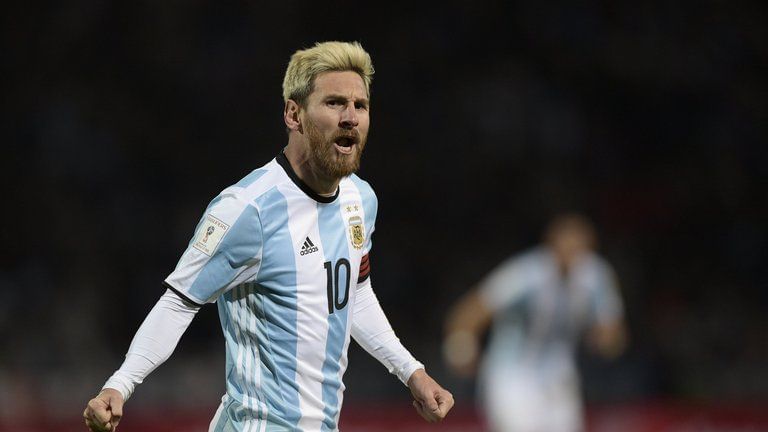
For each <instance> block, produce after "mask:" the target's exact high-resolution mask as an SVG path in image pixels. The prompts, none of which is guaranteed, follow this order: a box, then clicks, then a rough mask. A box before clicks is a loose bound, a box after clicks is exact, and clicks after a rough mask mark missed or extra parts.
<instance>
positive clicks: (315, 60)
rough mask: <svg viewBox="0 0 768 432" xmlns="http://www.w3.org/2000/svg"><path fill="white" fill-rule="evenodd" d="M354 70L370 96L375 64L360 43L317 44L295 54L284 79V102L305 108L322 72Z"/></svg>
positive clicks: (335, 42) (334, 42) (333, 42)
mask: <svg viewBox="0 0 768 432" xmlns="http://www.w3.org/2000/svg"><path fill="white" fill-rule="evenodd" d="M330 71H353V72H357V74H358V75H360V77H361V78H362V79H363V83H364V84H365V92H366V93H367V96H368V97H370V96H371V80H372V79H373V64H372V63H371V56H370V54H368V53H367V52H366V51H365V50H364V49H363V47H362V45H360V43H359V42H337V41H330V42H317V43H316V44H315V46H314V47H312V48H307V49H304V50H299V51H296V52H295V53H294V54H293V55H292V56H291V61H290V62H289V63H288V69H287V70H286V71H285V77H284V78H283V100H284V101H286V102H287V101H288V99H291V100H294V101H295V102H296V103H298V104H299V105H304V102H305V101H306V99H307V97H309V94H310V93H312V90H313V89H314V83H315V78H316V77H317V76H318V75H320V74H321V73H323V72H330Z"/></svg>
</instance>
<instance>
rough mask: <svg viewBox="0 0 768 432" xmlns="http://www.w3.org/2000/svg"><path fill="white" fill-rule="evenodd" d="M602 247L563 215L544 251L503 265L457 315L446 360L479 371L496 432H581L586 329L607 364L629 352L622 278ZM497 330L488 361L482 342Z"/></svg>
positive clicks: (584, 223) (576, 219)
mask: <svg viewBox="0 0 768 432" xmlns="http://www.w3.org/2000/svg"><path fill="white" fill-rule="evenodd" d="M594 243H595V233H594V229H593V227H592V225H591V223H590V222H589V221H588V220H587V219H586V218H585V217H583V216H581V215H578V214H562V215H559V216H557V217H555V218H554V219H553V220H552V221H551V223H550V225H549V226H548V228H547V230H546V234H545V241H544V244H542V245H539V246H537V247H534V248H533V249H532V250H528V251H525V252H523V253H521V254H518V255H515V256H512V257H511V258H509V259H508V260H507V261H505V262H503V263H502V264H501V265H499V266H498V267H497V268H496V269H494V270H493V271H492V272H491V273H490V274H489V275H488V276H486V277H485V278H484V280H482V281H481V282H480V283H479V285H478V286H477V287H476V288H475V289H474V290H471V291H470V292H469V293H467V294H465V295H464V296H463V297H462V298H460V299H459V300H458V301H457V302H456V304H455V305H454V306H453V308H452V309H451V311H450V312H449V314H448V317H447V319H446V326H445V327H446V338H445V340H444V344H443V353H444V356H445V360H446V362H447V364H448V365H449V366H450V367H451V369H452V370H453V371H455V372H456V373H457V374H459V375H462V376H471V375H472V374H473V373H474V371H475V369H476V366H478V363H480V365H479V369H480V370H479V377H478V378H479V379H478V396H479V398H480V400H481V401H482V402H481V406H482V407H483V410H484V416H485V419H486V421H487V422H488V425H489V426H490V427H491V429H492V430H493V431H497V432H534V431H557V432H570V431H579V430H583V427H584V424H583V419H582V407H581V398H580V389H579V383H578V376H577V370H576V364H575V346H576V344H577V341H578V340H579V337H580V335H581V334H582V333H583V332H584V331H586V337H587V340H588V342H590V344H591V346H592V347H593V348H595V349H596V350H597V351H598V352H599V353H600V354H602V355H605V356H607V357H615V356H617V355H618V354H619V353H620V352H621V351H622V349H623V347H624V345H625V332H624V324H623V318H622V315H623V314H622V302H621V299H620V297H619V292H618V289H617V286H616V281H615V277H614V272H613V270H612V268H611V266H610V265H609V264H608V263H607V262H606V261H605V260H604V259H603V258H601V257H600V256H598V255H597V254H596V253H595V252H594ZM491 323H492V326H493V328H492V332H491V335H490V339H489V341H488V345H487V348H486V352H485V353H484V356H483V358H482V360H481V359H480V358H479V357H480V355H479V354H480V353H479V351H480V340H481V337H482V335H483V334H484V332H485V330H486V329H487V328H488V327H489V326H490V325H491Z"/></svg>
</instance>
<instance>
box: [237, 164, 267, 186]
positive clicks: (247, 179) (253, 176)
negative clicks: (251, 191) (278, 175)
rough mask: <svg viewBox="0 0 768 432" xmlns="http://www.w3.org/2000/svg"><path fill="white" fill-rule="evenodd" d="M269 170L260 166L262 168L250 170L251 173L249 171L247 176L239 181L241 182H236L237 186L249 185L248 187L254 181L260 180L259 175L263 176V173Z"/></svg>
mask: <svg viewBox="0 0 768 432" xmlns="http://www.w3.org/2000/svg"><path fill="white" fill-rule="evenodd" d="M267 171H268V170H266V169H263V168H260V169H256V170H253V171H251V172H250V173H249V174H248V175H247V176H245V177H243V178H242V179H240V181H239V182H237V184H236V185H235V186H237V187H241V188H247V187H248V186H250V185H251V184H252V183H253V182H255V181H256V180H258V179H259V177H261V176H262V175H264V173H266V172H267Z"/></svg>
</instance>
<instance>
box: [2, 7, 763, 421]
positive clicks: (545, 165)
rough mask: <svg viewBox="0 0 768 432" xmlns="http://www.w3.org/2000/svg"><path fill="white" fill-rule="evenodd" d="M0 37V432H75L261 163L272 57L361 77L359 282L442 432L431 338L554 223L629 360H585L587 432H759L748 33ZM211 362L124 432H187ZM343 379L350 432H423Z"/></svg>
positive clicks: (340, 30)
mask: <svg viewBox="0 0 768 432" xmlns="http://www.w3.org/2000/svg"><path fill="white" fill-rule="evenodd" d="M0 21H2V54H3V59H2V62H1V64H0V71H2V77H3V80H2V81H3V84H4V85H3V97H2V99H1V102H0V104H2V105H1V106H2V109H3V115H2V118H0V130H1V131H2V135H1V137H2V138H0V139H1V140H2V148H3V156H2V158H0V172H1V173H2V174H1V175H2V177H1V179H2V184H3V195H4V197H3V201H4V205H3V212H2V214H1V216H0V218H1V219H0V235H1V236H2V237H1V241H0V243H1V244H2V245H3V247H2V249H1V250H0V257H2V259H1V260H0V290H1V292H2V301H0V344H1V345H0V431H37V430H46V431H58V430H67V431H69V430H84V429H83V428H80V427H79V425H80V421H81V420H80V418H79V416H80V413H81V410H82V407H83V406H84V404H85V402H86V401H87V399H88V398H89V397H90V396H91V395H92V394H93V393H94V392H96V391H97V390H98V389H99V387H100V386H101V384H102V383H103V382H104V380H105V379H106V378H107V376H108V375H109V374H110V373H111V372H112V371H113V370H114V369H115V368H116V367H117V366H119V364H120V363H121V361H122V356H123V355H124V352H125V350H126V348H127V346H128V344H129V342H130V339H131V337H132V335H133V333H134V332H135V330H136V328H137V327H138V325H139V324H140V322H141V320H142V319H143V317H144V315H145V314H146V313H147V312H148V310H149V309H150V308H151V306H152V305H153V304H154V302H155V301H156V300H157V298H158V297H159V295H160V294H161V292H162V288H161V285H160V282H161V281H162V279H163V278H164V277H165V276H166V275H167V274H168V272H169V271H170V270H171V269H172V268H173V267H174V265H175V263H176V260H177V258H178V256H179V255H180V253H181V251H182V250H183V249H184V247H185V245H186V244H187V242H188V240H189V237H190V236H191V234H192V230H193V228H194V226H195V224H196V222H197V220H198V218H199V217H200V215H201V212H202V210H203V209H204V207H205V205H206V204H207V202H208V201H209V200H210V199H211V198H212V197H213V196H215V195H216V194H217V193H218V191H219V190H220V189H222V188H224V187H226V186H227V185H229V184H231V183H233V182H235V181H236V180H237V179H239V178H240V177H242V176H243V175H245V174H246V173H247V172H249V171H250V170H251V169H253V168H255V167H258V166H260V165H262V164H263V163H264V162H265V161H267V160H268V159H270V158H271V157H273V156H274V155H275V154H276V153H277V152H278V151H279V150H280V149H281V147H282V146H283V145H284V143H285V132H284V129H283V125H282V119H281V111H282V101H281V97H280V84H281V79H282V74H283V73H284V69H285V66H286V64H287V61H288V58H289V56H290V54H291V53H292V52H293V51H294V50H295V49H297V48H300V47H308V46H310V45H311V44H312V43H313V42H315V41H318V40H330V39H341V40H359V41H361V42H362V43H363V45H364V46H365V47H366V48H367V49H368V50H369V51H370V52H371V54H372V56H373V60H374V65H375V67H376V71H377V72H376V75H375V79H374V85H373V111H372V115H373V124H372V130H371V136H370V140H369V146H368V147H367V148H366V154H365V157H364V158H363V167H362V170H361V176H362V177H364V178H366V179H368V180H369V181H370V182H371V183H372V184H373V186H374V187H375V189H376V191H377V194H378V196H379V200H380V212H379V219H378V230H377V234H376V235H375V236H374V243H375V248H374V251H373V254H372V263H373V280H374V281H375V286H376V287H377V291H378V293H379V297H380V299H381V302H382V304H383V306H384V308H385V310H386V311H388V314H389V317H390V320H391V321H392V322H393V325H394V327H395V329H396V330H397V332H398V333H399V335H400V337H401V339H402V340H403V341H404V342H405V344H406V345H407V346H408V347H409V348H410V349H411V351H412V352H413V353H414V354H415V355H416V356H417V357H418V358H420V359H422V360H423V361H424V362H425V363H426V364H427V365H428V368H429V370H430V371H431V373H432V374H433V375H434V376H435V377H436V378H437V379H438V380H439V381H441V382H442V383H443V384H445V385H446V386H447V387H448V388H449V389H450V390H452V391H453V392H454V393H455V395H456V397H457V400H458V404H459V405H458V407H457V410H456V411H457V412H456V414H455V415H454V416H453V417H452V418H450V419H449V420H448V421H447V422H446V423H445V424H444V427H445V429H441V430H478V428H479V426H477V419H476V416H475V414H474V412H473V405H472V403H473V402H472V401H473V396H474V395H473V387H472V382H469V381H465V380H459V379H457V378H456V377H453V376H451V375H450V374H449V373H448V372H447V371H446V369H445V367H444V365H443V363H442V361H441V359H440V356H439V352H440V347H439V341H440V336H441V325H442V319H443V317H444V312H445V310H446V308H447V307H448V306H449V305H450V303H451V302H452V301H453V300H455V299H456V298H457V297H458V296H459V295H460V294H461V293H462V292H464V290H466V289H467V288H468V287H469V286H471V285H472V284H473V283H474V282H476V281H477V280H478V279H479V278H480V277H481V276H482V275H483V274H484V273H485V272H486V271H488V270H490V269H491V268H492V267H493V266H494V265H495V264H497V263H498V262H499V261H501V260H502V259H504V258H505V257H506V256H508V255H509V254H511V253H515V252H517V251H520V250H521V249H523V248H526V247H528V246H531V245H532V244H534V243H535V242H536V241H537V240H538V233H539V231H540V229H541V228H542V226H543V224H544V223H545V221H546V218H547V217H548V216H550V215H551V214H552V213H553V212H556V211H559V210H562V209H579V210H582V211H584V212H586V213H587V214H588V215H590V216H591V217H592V218H593V219H594V220H595V222H596V223H597V225H598V231H599V235H600V237H601V240H602V241H601V248H600V249H601V252H602V253H604V254H605V255H606V256H607V257H608V259H609V260H611V261H612V262H613V263H614V265H615V267H616V269H617V271H618V274H619V278H620V280H621V283H622V288H623V295H624V298H625V302H626V307H627V317H628V322H629V330H630V335H631V348H630V350H629V351H628V352H627V353H626V354H625V355H624V356H622V357H621V358H620V359H619V360H618V361H616V362H613V363H606V362H601V361H599V360H597V359H594V358H591V357H589V356H587V355H582V356H581V357H580V364H581V365H582V367H583V371H584V390H585V393H586V395H587V399H588V401H589V410H590V411H589V412H590V422H591V424H592V426H593V429H594V430H633V429H632V428H635V429H634V430H702V429H706V430H733V428H734V427H743V428H756V429H755V430H757V429H760V428H763V427H765V428H768V426H766V425H768V419H766V414H764V413H765V412H766V411H768V410H766V408H768V368H766V364H768V339H767V336H768V313H766V312H767V311H768V290H766V288H768V284H767V283H766V282H767V277H766V275H767V274H768V272H766V264H765V258H766V251H767V250H768V229H766V220H768V219H767V216H768V212H766V203H767V200H766V197H767V195H766V188H765V186H766V180H767V178H766V177H767V175H766V173H767V169H766V162H768V161H767V160H766V159H768V158H767V157H766V154H768V152H766V151H765V149H764V146H765V144H766V137H768V133H767V132H768V131H766V127H767V125H768V122H766V120H767V119H768V79H766V76H767V75H766V72H767V69H766V66H768V62H767V60H768V57H767V54H768V49H767V46H766V45H767V44H766V41H768V34H767V33H768V26H767V25H766V23H768V7H766V5H765V4H764V3H762V2H759V1H745V2H738V3H735V2H719V1H704V2H693V1H684V2H673V3H669V2H662V1H651V2H621V3H617V4H613V3H611V2H596V1H591V2H580V3H579V4H578V5H574V4H571V3H570V2H547V3H546V4H542V3H541V2H535V1H518V2H506V1H493V2H483V1H476V2H452V1H448V2H443V3H440V4H434V5H433V4H432V3H429V2H427V3H425V4H421V3H416V4H410V3H399V2H394V3H390V2H386V3H384V2H381V3H361V2H306V3H304V2H297V1H283V2H249V3H245V2H232V1H223V2H213V1H195V0H192V1H183V2H182V1H170V2H149V1H137V2H104V1H96V0H75V1H69V2H62V3H59V4H47V5H43V4H35V3H31V2H13V3H11V4H8V5H5V11H4V12H3V14H1V16H0ZM223 356H224V354H223V338H222V336H221V332H220V328H219V324H218V317H217V315H216V309H215V308H214V307H210V306H209V307H206V308H204V310H203V311H201V312H200V314H199V315H198V317H197V318H196V320H195V321H194V322H193V324H192V326H191V327H190V329H189V330H188V331H187V333H186V334H185V336H184V337H183V338H182V341H181V343H180V346H179V347H178V348H177V350H176V352H175V354H174V356H173V357H172V358H171V360H169V361H168V362H167V363H165V364H164V365H163V366H161V367H160V368H159V369H158V370H157V371H155V372H154V373H153V374H152V375H151V376H150V377H149V379H148V380H147V382H146V383H145V384H143V385H142V386H140V387H139V388H138V391H137V392H136V394H135V395H134V397H133V398H132V400H131V401H130V402H129V404H128V405H127V410H126V413H127V417H126V418H125V420H124V422H123V423H122V426H121V429H122V430H123V431H126V432H127V431H131V430H142V431H152V430H157V431H161V430H162V431H176V430H197V429H200V428H202V427H203V426H201V425H204V424H206V423H207V421H208V420H209V418H210V417H211V415H212V413H213V411H214V409H215V406H216V404H217V399H218V397H219V396H220V395H221V394H222V392H223V386H224V374H223ZM350 357H351V360H350V367H349V370H348V373H347V376H346V383H347V387H348V388H347V392H346V397H345V403H346V404H345V412H344V416H343V417H342V428H344V430H368V431H373V430H387V429H388V428H391V427H395V426H393V425H395V424H396V427H398V428H399V429H402V430H438V429H435V428H430V427H425V426H421V423H419V422H418V420H417V418H416V416H415V414H413V413H410V412H408V410H410V406H409V397H408V395H407V393H406V389H405V388H403V387H402V386H401V385H400V384H399V383H398V382H397V381H396V379H395V378H394V377H391V376H389V375H388V374H387V373H386V371H385V370H384V369H383V368H382V367H381V366H380V365H378V364H377V363H376V362H375V360H373V359H371V358H369V357H368V356H367V355H366V354H365V353H363V352H362V351H361V350H360V349H359V348H358V347H356V346H354V345H353V346H352V348H351V350H350ZM345 422H346V423H345ZM393 422H394V423H393ZM377 428H380V429H377ZM418 428H421V429H418ZM707 428H708V429H707ZM718 428H721V429H718ZM729 428H730V429H729ZM748 430H752V429H748Z"/></svg>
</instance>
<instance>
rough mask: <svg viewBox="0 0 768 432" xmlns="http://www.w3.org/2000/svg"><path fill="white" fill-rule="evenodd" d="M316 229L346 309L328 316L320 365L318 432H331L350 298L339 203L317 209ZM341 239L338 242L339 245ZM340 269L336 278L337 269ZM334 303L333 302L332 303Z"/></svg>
mask: <svg viewBox="0 0 768 432" xmlns="http://www.w3.org/2000/svg"><path fill="white" fill-rule="evenodd" d="M317 219H318V221H317V222H318V227H319V231H320V240H321V242H322V244H323V251H324V253H325V259H326V260H327V261H330V263H331V274H332V275H333V279H334V282H335V286H336V287H338V288H337V290H334V293H338V294H337V296H338V297H337V299H336V301H338V302H339V303H346V306H344V308H342V309H341V310H337V309H335V306H334V313H332V314H329V315H328V337H327V340H326V345H325V361H324V362H323V386H322V391H323V403H324V404H325V406H324V408H323V414H324V415H325V418H324V419H323V424H322V428H321V430H323V431H333V430H336V429H337V425H336V419H337V418H338V414H339V410H340V408H341V407H340V406H339V390H340V389H341V386H342V382H341V376H339V375H340V370H341V357H342V355H343V354H344V353H343V351H344V344H345V342H346V333H347V316H348V313H347V312H348V311H349V308H350V307H351V305H350V304H349V301H348V300H349V299H348V298H344V296H345V293H346V296H347V297H349V293H350V291H351V290H352V289H353V288H352V285H351V284H352V281H351V274H350V273H351V269H350V266H349V256H350V251H349V242H348V241H347V236H346V232H345V231H346V226H345V224H344V220H343V219H342V217H341V208H340V203H339V200H336V201H335V202H333V203H329V204H320V205H318V215H317ZM340 239H341V241H340ZM340 258H344V259H346V260H347V263H348V264H347V265H346V266H345V265H339V264H338V262H339V259H340ZM337 268H338V269H339V272H338V274H337V273H336V269H337ZM334 303H335V301H334Z"/></svg>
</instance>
